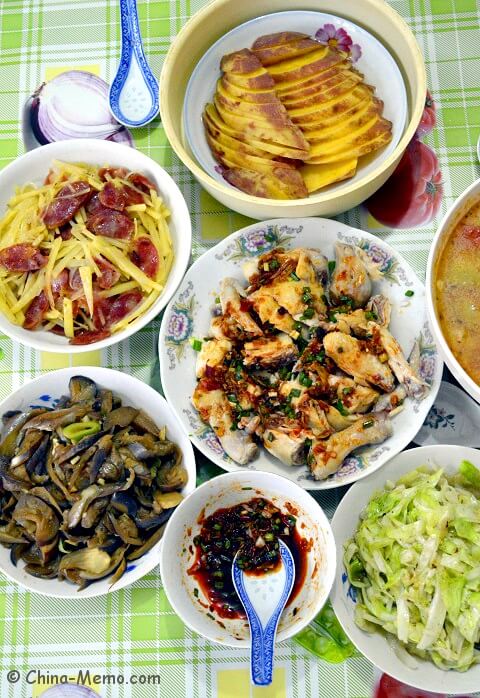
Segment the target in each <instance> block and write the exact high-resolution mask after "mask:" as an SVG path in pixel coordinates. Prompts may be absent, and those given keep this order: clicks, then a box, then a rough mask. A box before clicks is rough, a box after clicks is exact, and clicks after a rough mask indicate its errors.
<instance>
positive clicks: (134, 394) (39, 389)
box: [0, 366, 196, 601]
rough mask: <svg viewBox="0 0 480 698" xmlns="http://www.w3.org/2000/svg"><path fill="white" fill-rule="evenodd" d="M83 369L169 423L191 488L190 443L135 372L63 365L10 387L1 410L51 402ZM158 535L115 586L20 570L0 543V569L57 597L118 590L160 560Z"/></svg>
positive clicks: (161, 422) (31, 587)
mask: <svg viewBox="0 0 480 698" xmlns="http://www.w3.org/2000/svg"><path fill="white" fill-rule="evenodd" d="M77 375H83V376H87V377H88V378H91V379H92V380H94V381H95V382H96V383H98V385H100V386H101V387H103V388H109V389H110V390H112V391H113V393H114V394H115V395H118V396H119V397H120V398H121V399H122V402H123V404H124V405H132V406H133V407H139V408H142V409H143V410H145V412H147V413H148V414H149V415H150V417H151V418H152V419H153V420H154V422H156V424H158V426H159V427H160V426H166V427H167V437H168V438H169V439H171V440H172V441H174V442H175V443H176V444H178V446H179V447H180V450H181V451H182V453H183V464H184V466H185V468H186V470H187V473H188V481H187V484H186V485H185V487H184V489H183V494H184V495H185V496H186V495H188V494H190V493H191V492H193V490H194V489H195V477H196V467H195V457H194V454H193V448H192V446H191V444H190V441H189V440H188V438H187V436H186V434H185V432H184V431H183V429H182V427H181V426H180V424H179V422H178V420H177V418H176V417H175V415H174V414H173V412H172V410H171V409H170V407H169V406H168V404H167V402H166V400H165V399H164V398H163V397H162V396H161V395H160V394H159V393H157V391H156V390H154V389H153V388H151V387H150V386H149V385H146V384H145V383H142V382H141V381H139V380H138V378H134V377H133V376H129V375H128V374H125V373H122V372H121V371H114V370H112V369H110V368H94V367H92V366H76V367H73V368H63V369H60V370H58V371H50V372H49V373H46V374H44V375H43V376H40V378H36V379H35V380H32V381H30V382H29V383H26V384H25V385H23V386H22V387H21V388H19V389H18V390H16V391H15V392H14V393H12V394H11V395H10V396H9V397H8V398H6V400H4V401H3V402H2V403H1V404H0V416H1V415H3V414H4V413H5V412H7V411H9V410H18V409H19V410H21V409H25V408H27V407H28V406H30V405H41V406H53V401H54V400H55V399H56V398H59V397H61V396H62V395H68V382H69V380H70V378H71V377H72V376H77ZM161 546H162V539H161V540H160V541H158V543H156V544H155V545H154V546H153V548H152V549H151V550H149V551H148V552H147V553H145V555H143V556H142V557H141V558H139V559H138V560H134V561H132V562H131V563H130V564H129V565H128V566H127V569H126V571H125V573H124V574H123V576H122V577H121V578H120V579H119V580H118V582H116V583H115V584H114V585H113V586H110V580H109V578H108V577H107V578H106V579H100V580H99V581H97V582H93V583H92V584H91V585H90V586H88V587H87V588H86V589H84V590H83V591H81V592H79V591H78V587H77V586H76V585H74V584H70V583H69V582H67V581H65V580H62V581H59V580H58V579H39V578H36V577H32V575H30V574H27V573H26V572H24V570H23V567H24V563H23V562H19V563H18V565H17V567H15V566H14V565H13V564H12V563H11V561H10V551H9V550H8V549H7V548H5V547H3V546H2V545H0V570H1V571H2V572H3V573H4V574H5V575H6V576H7V577H8V578H9V579H11V580H12V581H14V582H17V583H18V584H20V585H21V586H22V587H24V588H25V589H28V590H29V591H34V592H36V593H38V594H43V595H44V596H52V597H55V598H58V599H75V601H77V600H78V599H85V598H90V597H92V596H102V595H103V594H107V593H108V592H110V591H118V589H123V587H126V586H128V585H129V584H132V583H133V582H136V581H137V580H138V579H140V578H141V577H143V576H144V575H145V574H147V573H148V572H151V571H152V570H153V569H154V568H155V567H156V566H157V565H158V561H159V552H160V548H161Z"/></svg>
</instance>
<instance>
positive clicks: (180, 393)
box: [158, 218, 443, 490]
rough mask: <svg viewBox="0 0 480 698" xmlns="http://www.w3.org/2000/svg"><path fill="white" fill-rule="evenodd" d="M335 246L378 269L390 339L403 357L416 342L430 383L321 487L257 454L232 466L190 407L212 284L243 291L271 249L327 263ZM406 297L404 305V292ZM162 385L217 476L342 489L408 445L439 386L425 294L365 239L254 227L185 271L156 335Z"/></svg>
mask: <svg viewBox="0 0 480 698" xmlns="http://www.w3.org/2000/svg"><path fill="white" fill-rule="evenodd" d="M337 241H341V242H344V243H348V244H353V245H358V246H359V247H360V248H362V249H363V251H364V252H365V254H366V255H367V256H368V257H370V259H371V261H372V262H374V263H376V264H379V265H380V269H381V271H382V272H383V276H382V278H381V279H379V280H378V281H375V282H374V286H373V288H374V290H373V292H374V293H381V294H383V295H384V296H386V297H387V298H388V299H389V300H390V302H391V304H392V308H393V311H392V321H391V324H390V327H391V331H392V333H393V335H394V336H395V337H396V338H397V340H398V341H399V343H400V345H401V347H402V349H403V351H404V353H405V355H406V356H408V355H409V354H410V352H411V350H412V348H413V346H414V344H415V342H416V341H419V343H420V356H421V360H420V372H421V374H422V377H423V378H424V379H425V380H426V381H427V382H428V383H429V384H430V386H431V387H430V392H429V393H428V395H427V397H426V398H425V399H424V400H422V401H421V402H418V401H415V400H413V399H411V398H408V399H407V400H405V403H404V409H403V410H402V411H401V412H400V413H399V414H397V415H396V416H395V417H394V419H393V434H392V436H391V437H390V438H389V439H388V440H387V441H385V442H384V443H382V444H379V445H376V446H367V447H365V448H362V449H359V450H358V451H355V452H354V453H352V454H351V455H350V456H348V457H347V458H346V459H345V461H344V462H343V465H342V466H341V467H340V468H339V469H338V471H337V472H336V473H334V474H333V475H331V476H330V477H329V478H327V479H326V480H320V481H316V480H313V478H312V476H311V474H310V469H309V468H308V466H306V465H304V466H291V465H284V464H283V463H282V462H281V461H279V460H278V458H275V457H274V456H272V455H271V454H269V453H268V452H267V451H266V449H264V448H260V449H259V451H258V454H257V455H256V457H255V458H254V459H253V460H252V461H251V462H250V463H249V464H248V465H247V466H244V465H243V466H242V465H238V463H235V462H234V461H233V460H232V459H231V458H229V456H227V454H226V453H225V451H224V450H223V448H222V446H221V444H220V442H219V441H218V440H217V438H216V437H215V435H214V433H213V432H212V430H211V429H210V427H208V426H207V425H206V424H205V423H204V422H202V420H201V419H200V416H199V414H198V412H197V411H196V410H195V409H194V407H193V405H192V395H193V392H194V390H195V386H196V383H197V379H196V377H195V362H196V357H197V354H196V353H195V351H194V350H193V349H192V347H191V345H190V340H191V339H192V338H194V337H198V338H200V337H205V336H207V335H208V334H209V328H210V321H211V319H212V306H213V305H214V299H215V297H216V296H218V291H219V288H220V282H221V280H222V279H224V278H226V277H233V278H235V279H237V280H238V281H239V282H240V284H241V285H242V286H243V287H245V286H246V285H247V283H246V281H245V277H244V275H243V272H242V265H243V263H245V262H248V261H249V260H251V259H252V258H254V257H258V256H259V255H261V254H263V253H265V252H268V251H269V250H271V249H273V248H274V247H280V246H281V247H285V248H286V249H292V248H295V247H307V248H313V249H319V250H321V251H322V252H323V253H324V254H325V255H326V256H327V257H328V258H329V259H333V258H334V256H335V252H334V246H335V243H336V242H337ZM409 292H413V295H412V296H411V297H410V298H407V297H406V295H405V294H406V293H409ZM158 349H159V356H160V371H161V377H162V386H163V389H164V391H165V396H166V397H167V400H168V401H169V403H170V404H171V405H172V408H173V409H174V410H175V412H176V414H177V416H178V418H179V420H180V421H181V422H182V424H183V425H184V428H185V430H186V431H187V432H188V434H189V436H190V438H191V440H192V442H193V444H194V445H195V446H196V447H197V448H198V449H199V450H200V451H201V452H202V453H203V454H204V455H205V456H207V458H209V459H210V460H212V461H213V462H214V463H216V464H217V465H218V466H220V468H223V469H224V470H244V469H245V467H247V468H251V469H257V470H264V471H268V472H272V473H277V474H278V475H283V476H284V477H286V478H288V479H289V480H293V481H294V482H298V483H300V484H301V485H302V486H303V487H305V488H306V489H308V490H317V489H318V490H320V489H322V490H323V489H329V488H331V487H339V486H341V485H348V484H350V483H352V482H355V480H358V479H359V478H362V477H365V476H366V475H368V474H369V473H371V472H373V471H374V470H376V469H377V468H380V467H381V466H382V465H383V464H384V463H386V462H387V461H388V460H389V459H390V458H392V456H394V455H395V454H396V453H399V452H400V451H401V450H402V449H403V448H405V447H406V446H407V445H408V444H409V443H410V441H411V440H412V439H413V437H414V436H415V434H416V433H417V431H418V430H419V428H420V426H421V425H422V423H423V421H424V420H425V417H426V416H427V414H428V411H429V409H430V407H431V406H432V404H433V401H434V400H435V396H436V394H437V392H438V388H439V387H440V381H441V377H442V370H443V362H442V360H441V359H440V356H439V354H438V352H437V350H436V348H435V344H434V342H433V339H432V336H431V334H430V330H429V328H428V324H427V322H426V314H425V289H424V287H423V285H422V284H421V283H420V281H419V280H418V277H417V276H416V274H415V272H414V271H413V270H412V269H411V267H410V266H409V265H408V264H407V262H406V260H405V259H403V257H402V256H401V255H400V254H399V253H398V252H397V251H396V250H394V249H393V248H392V247H390V246H389V245H387V243H386V242H384V241H383V240H380V239H379V238H376V237H375V236H373V235H370V234H369V233H366V232H364V231H362V230H357V229H356V228H350V227H349V226H346V225H343V223H338V222H337V221H335V220H329V219H322V218H301V219H298V218H297V219H291V220H289V219H282V220H272V221H266V222H264V223H254V224H253V225H250V226H248V227H246V228H243V229H242V230H239V231H237V232H236V233H233V234H232V235H230V236H229V237H228V238H225V240H222V241H221V242H219V243H218V245H216V246H215V247H212V248H211V249H210V250H208V252H206V253H205V254H203V255H202V256H201V257H200V258H199V259H198V260H197V261H196V262H195V263H194V264H193V265H192V266H191V267H190V269H189V270H188V271H187V273H186V275H185V278H184V279H183V281H182V283H181V284H180V286H179V288H178V290H177V292H176V293H175V294H174V296H173V297H172V300H171V302H170V304H169V306H168V308H167V309H166V310H165V314H164V316H163V320H162V326H161V329H160V336H159V344H158Z"/></svg>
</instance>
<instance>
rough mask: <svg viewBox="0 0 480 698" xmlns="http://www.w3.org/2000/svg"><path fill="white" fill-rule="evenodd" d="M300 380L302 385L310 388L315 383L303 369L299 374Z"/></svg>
mask: <svg viewBox="0 0 480 698" xmlns="http://www.w3.org/2000/svg"><path fill="white" fill-rule="evenodd" d="M298 382H299V383H300V385H304V386H305V387H306V388H309V387H310V386H311V385H312V383H313V381H312V379H311V378H309V377H308V376H307V374H306V373H304V372H303V371H301V373H299V375H298Z"/></svg>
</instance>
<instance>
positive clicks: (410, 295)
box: [405, 290, 415, 298]
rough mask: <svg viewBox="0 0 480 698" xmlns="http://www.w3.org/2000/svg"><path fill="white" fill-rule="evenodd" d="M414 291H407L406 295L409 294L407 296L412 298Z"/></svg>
mask: <svg viewBox="0 0 480 698" xmlns="http://www.w3.org/2000/svg"><path fill="white" fill-rule="evenodd" d="M414 293H415V291H411V290H408V291H405V295H406V296H407V298H411V297H412V296H413V295H414Z"/></svg>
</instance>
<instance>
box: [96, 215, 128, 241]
mask: <svg viewBox="0 0 480 698" xmlns="http://www.w3.org/2000/svg"><path fill="white" fill-rule="evenodd" d="M86 226H87V228H88V230H90V232H92V233H95V235H104V236H105V237H107V238H121V239H122V240H126V239H128V238H130V237H131V235H132V233H133V230H134V227H135V226H134V224H133V220H132V219H131V218H130V217H129V216H127V215H126V214H125V213H121V212H120V211H114V210H113V209H103V210H100V211H98V212H97V213H94V214H93V215H89V216H88V218H87V223H86Z"/></svg>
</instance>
